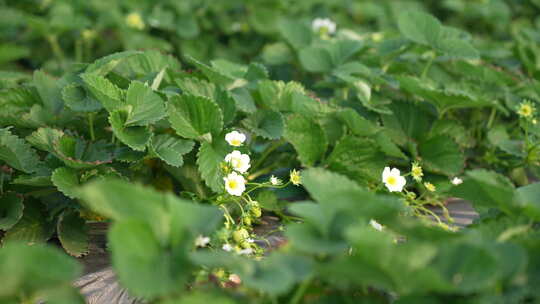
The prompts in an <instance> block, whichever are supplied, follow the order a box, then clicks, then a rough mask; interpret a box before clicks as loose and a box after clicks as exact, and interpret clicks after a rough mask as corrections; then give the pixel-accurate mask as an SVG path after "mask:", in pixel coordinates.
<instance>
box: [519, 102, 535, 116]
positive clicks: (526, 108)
mask: <svg viewBox="0 0 540 304" xmlns="http://www.w3.org/2000/svg"><path fill="white" fill-rule="evenodd" d="M532 111H533V110H532V107H531V106H530V105H528V104H524V105H522V106H521V108H520V109H519V114H521V116H523V117H529V116H531V114H532Z"/></svg>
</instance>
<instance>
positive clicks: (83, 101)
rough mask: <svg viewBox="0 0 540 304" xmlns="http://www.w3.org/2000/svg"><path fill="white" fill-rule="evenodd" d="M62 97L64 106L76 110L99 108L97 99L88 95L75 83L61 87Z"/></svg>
mask: <svg viewBox="0 0 540 304" xmlns="http://www.w3.org/2000/svg"><path fill="white" fill-rule="evenodd" d="M62 98H63V99H64V102H65V104H66V106H67V107H68V108H70V109H72V110H73V111H77V112H95V111H99V110H101V108H102V106H101V103H100V102H99V101H97V100H96V99H94V98H93V97H92V96H90V95H89V94H88V93H87V92H86V90H85V89H84V87H82V86H81V85H79V84H77V83H72V84H70V85H67V86H65V87H64V89H62Z"/></svg>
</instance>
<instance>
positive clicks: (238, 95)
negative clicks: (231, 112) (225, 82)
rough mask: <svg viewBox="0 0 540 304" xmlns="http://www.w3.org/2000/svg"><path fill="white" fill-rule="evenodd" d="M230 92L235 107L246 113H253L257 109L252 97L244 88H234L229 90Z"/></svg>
mask: <svg viewBox="0 0 540 304" xmlns="http://www.w3.org/2000/svg"><path fill="white" fill-rule="evenodd" d="M230 94H231V95H232V97H233V98H234V101H235V103H236V108H237V109H239V110H240V111H243V112H246V113H253V112H255V111H256V110H257V107H256V106H255V101H253V97H251V94H250V93H249V91H248V90H247V89H246V88H235V89H233V90H232V91H230Z"/></svg>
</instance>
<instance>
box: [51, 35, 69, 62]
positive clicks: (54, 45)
mask: <svg viewBox="0 0 540 304" xmlns="http://www.w3.org/2000/svg"><path fill="white" fill-rule="evenodd" d="M47 41H49V44H50V46H51V49H52V51H53V54H54V56H55V57H56V59H57V60H58V65H59V66H60V67H63V64H64V58H65V56H64V52H63V51H62V48H61V47H60V44H59V43H58V38H57V37H56V35H48V36H47Z"/></svg>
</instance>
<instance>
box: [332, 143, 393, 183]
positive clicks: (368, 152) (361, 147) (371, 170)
mask: <svg viewBox="0 0 540 304" xmlns="http://www.w3.org/2000/svg"><path fill="white" fill-rule="evenodd" d="M326 163H327V164H328V168H329V169H330V170H332V171H335V172H338V173H341V174H344V175H346V176H348V177H350V178H351V179H353V180H355V181H357V182H359V183H362V184H363V183H365V182H366V181H379V179H380V173H381V172H382V168H384V166H385V165H386V160H385V157H384V155H383V154H382V153H381V151H379V149H378V148H377V144H376V143H375V142H374V141H373V140H371V139H368V138H361V137H356V136H346V137H344V138H342V139H341V140H340V141H338V143H337V144H336V146H335V147H334V150H332V153H331V154H330V156H328V159H327V161H326Z"/></svg>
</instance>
